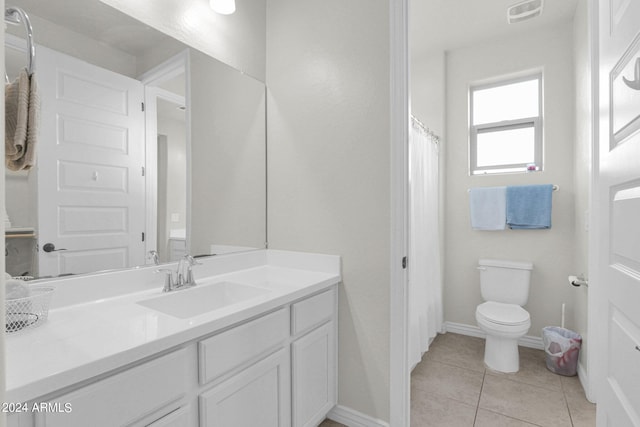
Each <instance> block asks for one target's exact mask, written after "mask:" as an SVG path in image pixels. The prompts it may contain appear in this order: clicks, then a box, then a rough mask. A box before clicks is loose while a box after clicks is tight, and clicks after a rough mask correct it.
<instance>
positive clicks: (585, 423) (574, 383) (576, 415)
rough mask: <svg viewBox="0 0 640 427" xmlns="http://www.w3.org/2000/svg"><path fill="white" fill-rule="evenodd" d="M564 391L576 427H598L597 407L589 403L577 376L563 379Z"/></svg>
mask: <svg viewBox="0 0 640 427" xmlns="http://www.w3.org/2000/svg"><path fill="white" fill-rule="evenodd" d="M560 379H561V383H562V389H563V390H564V395H565V397H566V399H567V406H568V407H569V415H571V421H572V422H573V426H574V427H592V426H595V425H596V405H595V404H593V403H591V402H589V401H588V400H587V397H586V396H585V393H584V389H583V388H582V384H581V383H580V379H579V378H578V377H577V376H574V377H561V378H560Z"/></svg>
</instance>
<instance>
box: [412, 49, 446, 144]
mask: <svg viewBox="0 0 640 427" xmlns="http://www.w3.org/2000/svg"><path fill="white" fill-rule="evenodd" d="M410 67H411V88H410V89H411V113H412V114H413V115H414V116H416V117H417V118H418V119H419V120H420V121H421V122H422V123H424V124H425V125H427V126H428V127H429V129H431V130H432V131H433V132H435V133H436V134H437V135H439V136H443V135H444V132H445V104H446V99H445V97H446V94H445V87H446V86H445V84H446V75H445V73H446V64H445V53H444V52H442V51H434V52H432V53H431V54H429V55H424V56H421V57H417V58H416V57H412V58H411V65H410Z"/></svg>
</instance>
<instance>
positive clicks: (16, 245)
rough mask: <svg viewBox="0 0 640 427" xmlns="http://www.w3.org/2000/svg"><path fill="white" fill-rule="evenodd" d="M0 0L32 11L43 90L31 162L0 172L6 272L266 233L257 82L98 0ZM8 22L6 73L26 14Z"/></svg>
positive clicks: (243, 244)
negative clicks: (0, 174)
mask: <svg viewBox="0 0 640 427" xmlns="http://www.w3.org/2000/svg"><path fill="white" fill-rule="evenodd" d="M6 6H7V7H10V6H15V7H19V8H21V9H23V10H24V11H25V12H26V13H27V14H28V16H29V18H30V21H31V25H32V28H33V35H34V40H35V43H36V57H35V74H34V76H35V78H36V80H37V83H38V86H39V95H40V99H41V120H40V124H39V127H40V129H39V135H40V137H39V140H38V143H37V160H36V164H35V166H34V167H33V168H31V169H30V170H20V171H12V170H9V169H7V170H6V172H5V173H6V216H5V223H6V225H7V234H6V240H5V256H6V266H7V272H8V273H10V274H11V275H13V276H32V277H34V278H40V279H46V278H50V277H59V276H62V275H71V274H84V273H90V272H95V271H102V270H112V269H121V268H131V267H135V266H139V265H144V264H149V263H152V262H156V261H157V262H160V263H162V262H170V261H175V260H176V259H178V258H180V257H181V256H182V255H183V254H184V253H186V252H188V253H190V254H191V255H194V256H197V255H217V254H222V253H228V252H234V251H241V250H248V249H256V248H264V247H265V244H266V118H265V115H266V109H265V85H264V83H263V82H261V81H259V80H257V79H255V78H253V77H250V76H249V75H246V74H244V73H242V72H240V71H238V70H236V69H234V68H232V67H230V66H228V65H225V64H224V63H222V62H220V61H219V60H217V59H215V58H212V57H211V56H208V55H206V54H204V53H202V52H200V51H198V50H196V49H193V48H190V47H189V46H187V45H185V44H183V43H181V42H179V41H177V40H175V39H173V38H171V37H169V36H167V35H165V34H163V33H160V32H158V31H156V30H154V29H152V28H150V27H148V26H147V25H144V24H142V23H140V22H138V21H136V20H134V19H133V18H131V17H129V16H127V15H124V14H122V13H120V12H118V11H116V10H115V9H113V8H111V7H110V6H107V5H105V4H103V3H101V2H100V1H99V0H61V1H56V2H43V1H41V0H11V1H8V2H7V3H6ZM7 33H8V34H7V43H6V45H5V52H6V53H5V59H6V64H7V67H6V68H7V78H8V79H9V80H10V81H14V80H15V79H16V78H17V75H18V74H19V72H20V70H21V69H22V68H24V67H25V65H26V63H27V53H26V48H25V45H26V44H25V41H24V39H25V28H24V27H23V26H22V25H9V26H8V28H7ZM152 251H155V253H157V255H156V256H155V259H154V256H153V255H152V254H153V253H154V252H152Z"/></svg>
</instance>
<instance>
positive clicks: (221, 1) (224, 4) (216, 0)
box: [209, 0, 236, 15]
mask: <svg viewBox="0 0 640 427" xmlns="http://www.w3.org/2000/svg"><path fill="white" fill-rule="evenodd" d="M209 6H211V9H213V11H214V12H216V13H219V14H221V15H231V14H232V13H233V12H235V11H236V0H209Z"/></svg>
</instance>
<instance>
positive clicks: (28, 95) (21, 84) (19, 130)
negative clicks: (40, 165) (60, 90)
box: [4, 69, 40, 171]
mask: <svg viewBox="0 0 640 427" xmlns="http://www.w3.org/2000/svg"><path fill="white" fill-rule="evenodd" d="M4 108H5V135H4V150H5V164H6V166H7V168H8V169H10V170H12V171H19V170H28V169H31V168H32V167H33V166H34V165H35V162H36V144H37V142H38V132H39V129H38V128H39V123H40V94H39V91H38V84H37V81H36V77H35V74H32V75H31V76H29V74H28V73H27V70H26V69H23V70H22V71H20V74H19V75H18V78H17V79H16V80H15V81H13V82H11V83H9V84H6V85H5V95H4Z"/></svg>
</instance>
